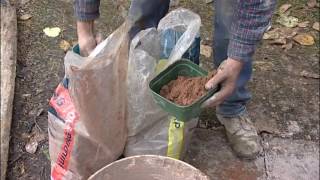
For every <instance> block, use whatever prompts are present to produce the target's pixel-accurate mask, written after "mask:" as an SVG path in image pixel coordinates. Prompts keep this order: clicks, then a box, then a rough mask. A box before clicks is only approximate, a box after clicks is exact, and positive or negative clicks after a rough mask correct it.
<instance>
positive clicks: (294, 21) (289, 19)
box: [277, 15, 299, 28]
mask: <svg viewBox="0 0 320 180" xmlns="http://www.w3.org/2000/svg"><path fill="white" fill-rule="evenodd" d="M277 22H278V23H280V24H281V25H283V26H285V27H289V28H293V27H296V26H297V25H298V22H299V19H298V18H296V17H293V16H284V15H281V16H280V17H279V18H278V19H277Z"/></svg>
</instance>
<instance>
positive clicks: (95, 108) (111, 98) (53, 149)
mask: <svg viewBox="0 0 320 180" xmlns="http://www.w3.org/2000/svg"><path fill="white" fill-rule="evenodd" d="M128 29H129V27H128V25H127V24H126V23H125V24H123V25H122V26H121V27H119V28H118V29H117V30H116V31H115V32H114V33H113V34H111V35H110V36H109V37H108V38H107V39H106V40H105V41H104V43H103V44H102V45H99V47H97V49H99V50H95V51H94V53H93V54H91V55H90V56H89V57H81V56H80V55H79V54H77V53H75V52H72V51H70V52H68V53H67V55H66V57H65V78H64V80H63V82H62V83H61V84H60V85H59V86H58V87H57V89H56V90H55V93H54V95H53V97H52V98H51V100H50V109H49V113H48V117H49V118H48V121H49V151H50V158H51V179H54V180H61V179H67V180H68V179H72V180H74V179H87V178H88V177H89V176H90V175H91V174H93V173H94V172H96V171H97V170H99V169H100V168H102V167H103V166H105V165H107V164H109V163H111V162H113V161H115V160H116V159H117V158H118V157H119V156H120V155H121V154H122V152H123V149H124V146H125V142H126V139H127V128H126V111H127V109H126V105H127V99H126V96H125V94H126V77H127V63H128V44H129V38H128Z"/></svg>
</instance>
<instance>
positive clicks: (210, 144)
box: [185, 128, 265, 180]
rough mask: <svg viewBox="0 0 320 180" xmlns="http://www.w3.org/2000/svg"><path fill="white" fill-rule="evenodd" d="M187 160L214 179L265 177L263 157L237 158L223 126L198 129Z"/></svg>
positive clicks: (232, 179)
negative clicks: (253, 158) (217, 128)
mask: <svg viewBox="0 0 320 180" xmlns="http://www.w3.org/2000/svg"><path fill="white" fill-rule="evenodd" d="M185 160H186V161H187V162H188V163H190V164H192V165H193V166H195V167H197V168H199V169H200V170H201V171H203V172H204V173H206V174H207V175H208V176H209V177H210V178H211V179H212V180H257V179H261V180H262V179H265V170H264V159H263V157H259V158H258V159H257V160H255V161H244V160H240V159H239V158H237V157H236V156H235V155H234V154H233V152H232V150H231V148H230V146H229V144H228V142H227V139H226V136H225V133H224V129H223V128H221V129H219V130H207V129H197V130H196V131H195V134H194V136H193V139H192V141H191V144H190V147H189V150H188V153H187V157H186V159H185Z"/></svg>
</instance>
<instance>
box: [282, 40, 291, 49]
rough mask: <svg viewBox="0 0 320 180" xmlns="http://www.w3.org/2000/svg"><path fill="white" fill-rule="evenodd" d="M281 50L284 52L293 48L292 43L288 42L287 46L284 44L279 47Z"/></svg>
mask: <svg viewBox="0 0 320 180" xmlns="http://www.w3.org/2000/svg"><path fill="white" fill-rule="evenodd" d="M281 47H282V49H284V50H285V51H287V50H289V49H292V47H293V43H292V42H289V43H288V44H284V45H282V46H281Z"/></svg>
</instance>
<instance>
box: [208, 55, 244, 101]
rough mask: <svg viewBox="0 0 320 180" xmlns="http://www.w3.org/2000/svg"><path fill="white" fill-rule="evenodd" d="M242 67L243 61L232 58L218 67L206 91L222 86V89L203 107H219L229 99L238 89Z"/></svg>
mask: <svg viewBox="0 0 320 180" xmlns="http://www.w3.org/2000/svg"><path fill="white" fill-rule="evenodd" d="M242 67H243V62H241V61H238V60H234V59H231V58H228V59H227V60H224V61H223V62H222V63H221V64H220V66H219V67H218V70H217V74H216V75H215V76H213V78H212V79H210V80H209V81H208V82H207V84H206V85H205V86H206V89H208V90H209V89H213V88H216V87H217V86H218V85H219V84H220V86H221V89H220V90H219V91H218V92H217V93H215V94H214V95H213V96H212V97H211V98H209V99H208V100H207V101H205V102H204V103H203V104H202V107H213V106H217V105H219V104H221V103H222V102H223V101H224V100H225V99H226V98H227V97H229V96H230V95H231V94H232V93H233V91H234V90H235V88H236V83H237V79H238V76H239V74H240V71H241V69H242Z"/></svg>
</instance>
